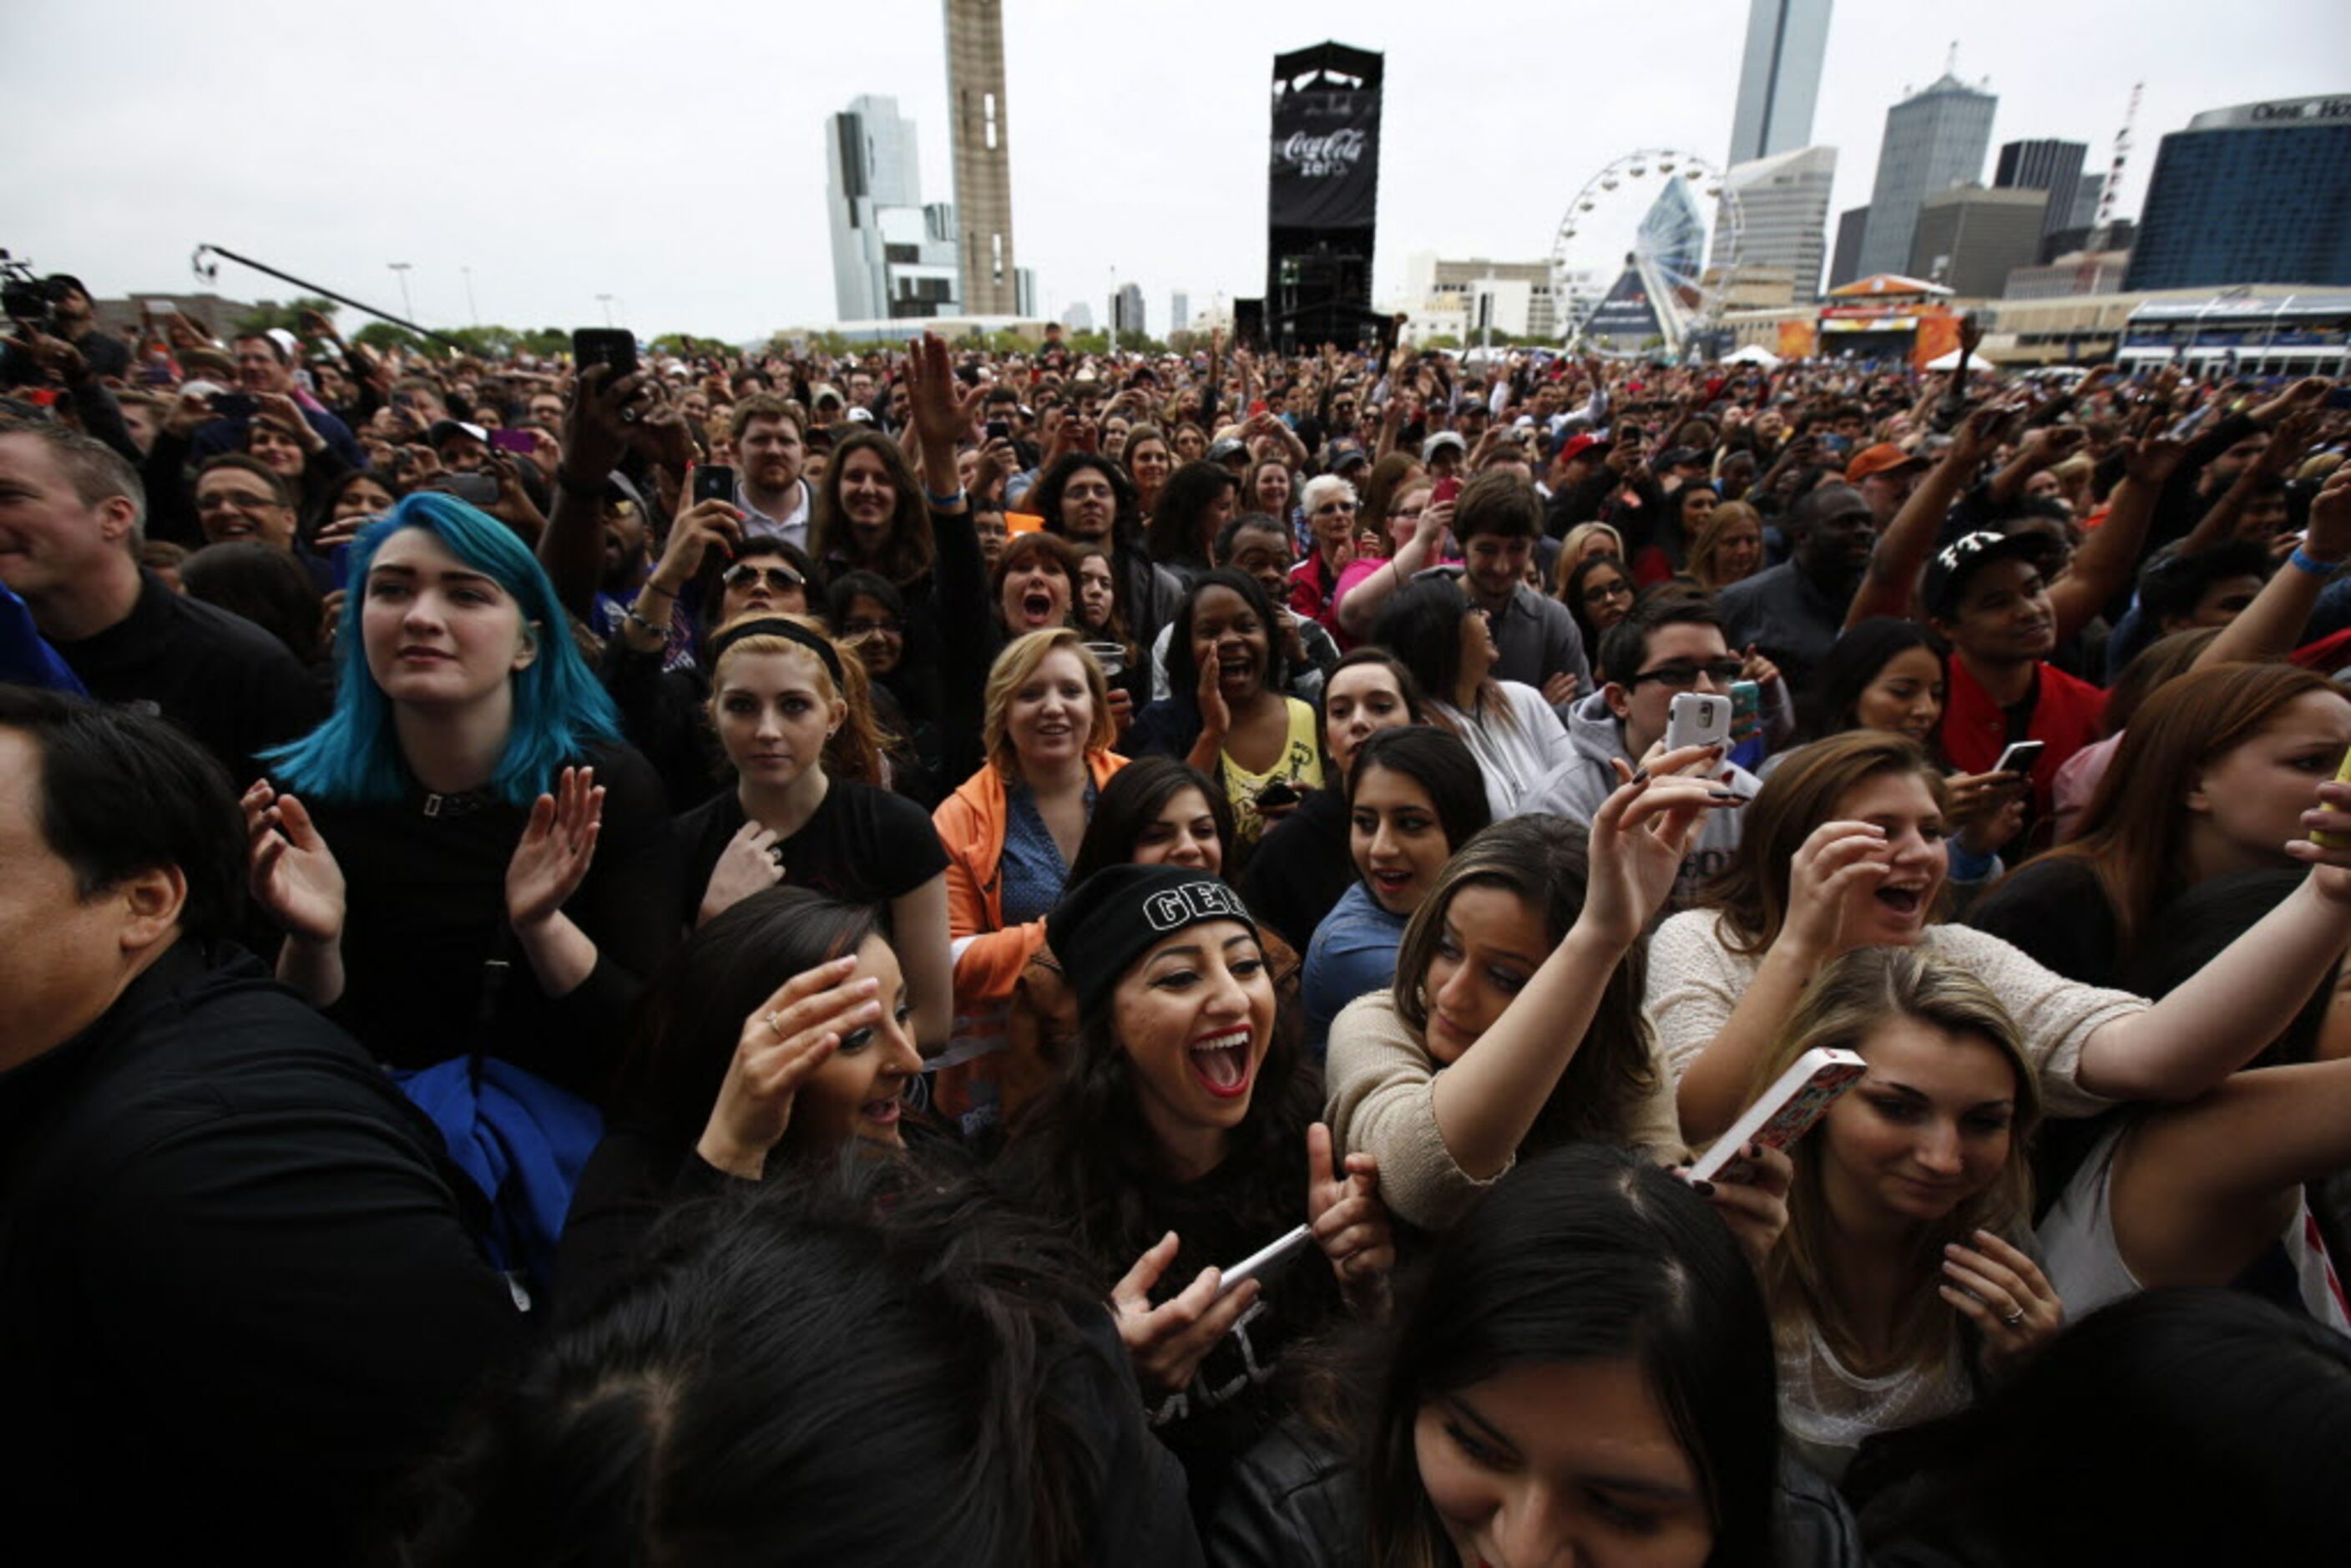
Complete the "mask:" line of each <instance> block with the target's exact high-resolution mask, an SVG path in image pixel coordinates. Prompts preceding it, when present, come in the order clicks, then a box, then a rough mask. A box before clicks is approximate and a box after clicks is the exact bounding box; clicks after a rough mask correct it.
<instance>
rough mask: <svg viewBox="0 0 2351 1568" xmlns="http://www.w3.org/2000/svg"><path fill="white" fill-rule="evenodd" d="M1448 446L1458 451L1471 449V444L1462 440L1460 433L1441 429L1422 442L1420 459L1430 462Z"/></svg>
mask: <svg viewBox="0 0 2351 1568" xmlns="http://www.w3.org/2000/svg"><path fill="white" fill-rule="evenodd" d="M1447 446H1450V447H1451V448H1453V450H1454V451H1456V452H1467V451H1468V450H1469V444H1468V442H1466V441H1464V440H1462V439H1461V437H1460V436H1459V435H1458V434H1456V433H1454V432H1453V431H1450V430H1440V431H1438V432H1437V434H1434V435H1432V436H1430V437H1429V438H1428V439H1427V440H1426V441H1424V442H1422V443H1421V444H1420V460H1421V461H1422V462H1423V463H1426V462H1430V461H1432V460H1433V459H1434V458H1435V457H1436V456H1437V453H1439V452H1440V451H1442V450H1444V449H1445V448H1446V447H1447Z"/></svg>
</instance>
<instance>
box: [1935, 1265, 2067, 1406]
mask: <svg viewBox="0 0 2351 1568" xmlns="http://www.w3.org/2000/svg"><path fill="white" fill-rule="evenodd" d="M1973 1239H1974V1241H1975V1245H1974V1246H1973V1247H1968V1246H1963V1245H1961V1244H1960V1243H1959V1242H1957V1241H1954V1242H1952V1243H1951V1244H1950V1245H1949V1246H1948V1247H1946V1248H1944V1249H1943V1274H1944V1277H1945V1282H1944V1283H1943V1284H1941V1285H1939V1286H1938V1287H1937V1289H1938V1291H1939V1292H1940V1293H1941V1295H1942V1298H1943V1300H1945V1301H1949V1302H1950V1303H1951V1305H1952V1306H1953V1307H1954V1308H1956V1309H1957V1310H1958V1311H1959V1313H1960V1314H1961V1315H1962V1316H1964V1317H1966V1318H1967V1319H1968V1320H1969V1321H1970V1322H1973V1323H1974V1324H1975V1325H1976V1328H1977V1330H1978V1331H1979V1332H1980V1333H1981V1334H1982V1335H1983V1358H1984V1366H1985V1369H1986V1370H1987V1371H1990V1372H1991V1373H1992V1374H1994V1375H2005V1374H2007V1373H2011V1372H2013V1371H2015V1370H2016V1368H2017V1367H2018V1366H2020V1365H2022V1364H2023V1363H2024V1362H2025V1361H2026V1360H2027V1359H2028V1358H2030V1357H2031V1355H2032V1353H2033V1352H2034V1351H2036V1350H2039V1349H2040V1348H2041V1347H2042V1346H2043V1345H2044V1344H2046V1343H2049V1341H2051V1340H2052V1339H2054V1338H2055V1337H2056V1336H2057V1333H2058V1331H2059V1330H2061V1329H2063V1328H2064V1326H2065V1303H2064V1301H2060V1300H2059V1299H2058V1296H2057V1291H2056V1290H2055V1288H2054V1287H2053V1286H2052V1285H2051V1284H2050V1283H2049V1278H2048V1276H2047V1275H2045V1274H2043V1273H2042V1271H2041V1267H2040V1265H2039V1264H2037V1263H2035V1262H2033V1260H2032V1259H2030V1258H2028V1257H2026V1256H2025V1255H2024V1254H2023V1253H2022V1252H2021V1251H2019V1250H2018V1249H2016V1248H2013V1247H2011V1246H2010V1245H2009V1244H2008V1243H2007V1242H2005V1241H2002V1240H2001V1239H2000V1238H1999V1237H1997V1236H1994V1235H1993V1234H1992V1233H1991V1231H1989V1230H1979V1231H1977V1232H1976V1233H1975V1236H1974V1238H1973Z"/></svg>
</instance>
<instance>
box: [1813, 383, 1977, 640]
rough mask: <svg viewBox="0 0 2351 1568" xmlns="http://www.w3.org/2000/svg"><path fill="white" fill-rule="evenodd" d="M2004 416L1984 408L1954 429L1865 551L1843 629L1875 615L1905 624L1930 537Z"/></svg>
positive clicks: (1971, 475)
mask: <svg viewBox="0 0 2351 1568" xmlns="http://www.w3.org/2000/svg"><path fill="white" fill-rule="evenodd" d="M2008 414H2009V411H2008V410H2007V409H2005V408H2001V407H1996V406H1992V405H1990V404H1987V405H1986V406H1984V407H1982V408H1980V409H1977V410H1976V411H1975V412H1974V413H1970V414H1969V415H1968V417H1967V418H1966V419H1964V420H1962V421H1961V422H1960V423H1959V429H1958V430H1957V431H1955V432H1953V433H1952V436H1951V445H1950V449H1949V451H1947V452H1945V453H1944V454H1943V460H1942V461H1941V462H1939V463H1938V464H1936V465H1935V466H1933V467H1932V468H1929V469H1928V471H1927V474H1926V476H1925V477H1924V478H1922V479H1920V480H1919V481H1918V487H1917V489H1915V490H1913V491H1911V492H1910V498H1909V499H1908V500H1907V501H1905V502H1903V503H1902V509H1901V510H1900V511H1898V512H1896V513H1895V514H1894V520H1893V521H1892V522H1890V523H1888V524H1887V525H1886V531H1885V532H1884V533H1883V534H1880V535H1879V536H1878V538H1877V543H1876V547H1875V548H1873V549H1871V550H1870V552H1869V570H1867V571H1865V573H1863V575H1862V580H1861V587H1860V588H1859V590H1857V591H1855V594H1854V596H1853V606H1852V608H1851V609H1849V610H1847V611H1846V612H1845V617H1844V623H1845V625H1846V626H1848V627H1853V626H1858V625H1860V624H1861V623H1862V622H1865V621H1867V620H1869V619H1870V618H1871V617H1873V616H1879V615H1886V616H1892V617H1894V618H1895V619H1896V620H1907V619H1909V616H1910V611H1911V601H1912V599H1913V597H1914V596H1915V595H1916V594H1917V590H1918V574H1919V573H1920V572H1922V571H1924V570H1926V569H1927V558H1928V557H1929V556H1931V555H1933V554H1934V553H1935V536H1936V534H1937V533H1938V531H1939V530H1940V529H1941V528H1942V526H1943V518H1944V517H1946V516H1948V515H1949V512H1950V509H1951V503H1952V502H1953V501H1956V500H1957V499H1959V492H1960V491H1962V490H1964V489H1966V488H1967V487H1968V484H1969V482H1970V480H1972V479H1973V478H1974V477H1975V476H1976V470H1977V469H1979V468H1980V467H1982V466H1983V461H1984V459H1985V458H1986V457H1987V456H1989V455H1991V448H1992V439H1993V436H1994V435H1995V434H1996V433H1997V432H1998V430H1999V428H2000V424H2001V421H2002V420H2004V419H2006V418H2007V417H2008Z"/></svg>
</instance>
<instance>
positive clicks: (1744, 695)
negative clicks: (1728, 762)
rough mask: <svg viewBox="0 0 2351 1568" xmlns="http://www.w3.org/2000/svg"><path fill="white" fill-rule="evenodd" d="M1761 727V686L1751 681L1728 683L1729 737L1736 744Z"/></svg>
mask: <svg viewBox="0 0 2351 1568" xmlns="http://www.w3.org/2000/svg"><path fill="white" fill-rule="evenodd" d="M1761 727H1763V688H1762V687H1761V686H1760V685H1756V684H1755V683H1754V682H1753V681H1733V682H1731V683H1730V739H1731V744H1733V745H1737V744H1739V743H1740V742H1741V741H1743V740H1745V739H1746V738H1747V737H1749V736H1750V735H1753V734H1754V733H1755V732H1756V731H1757V730H1759V729H1761Z"/></svg>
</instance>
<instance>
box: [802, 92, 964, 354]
mask: <svg viewBox="0 0 2351 1568" xmlns="http://www.w3.org/2000/svg"><path fill="white" fill-rule="evenodd" d="M825 166H826V171H827V173H828V176H829V178H828V188H827V191H826V200H825V209H826V214H827V217H828V219H829V220H830V226H831V232H832V293H833V308H834V309H835V310H836V311H837V312H838V313H839V315H840V318H841V319H842V320H844V321H873V320H881V319H884V318H890V317H923V316H940V315H947V314H952V313H953V312H954V311H955V310H956V256H955V208H954V207H953V206H952V205H950V204H946V203H935V204H931V205H929V206H925V205H924V204H923V195H922V183H923V182H922V170H921V168H920V165H919V162H918V161H917V159H916V156H915V143H914V121H913V120H908V119H906V118H905V117H904V116H903V115H901V114H900V113H899V112H898V100H897V99H893V98H880V97H874V96H872V95H868V96H865V97H861V98H857V99H852V100H851V101H850V105H849V107H848V108H847V109H846V110H842V111H841V113H839V114H836V115H833V116H832V117H831V119H830V120H828V121H827V122H826V134H825Z"/></svg>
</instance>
